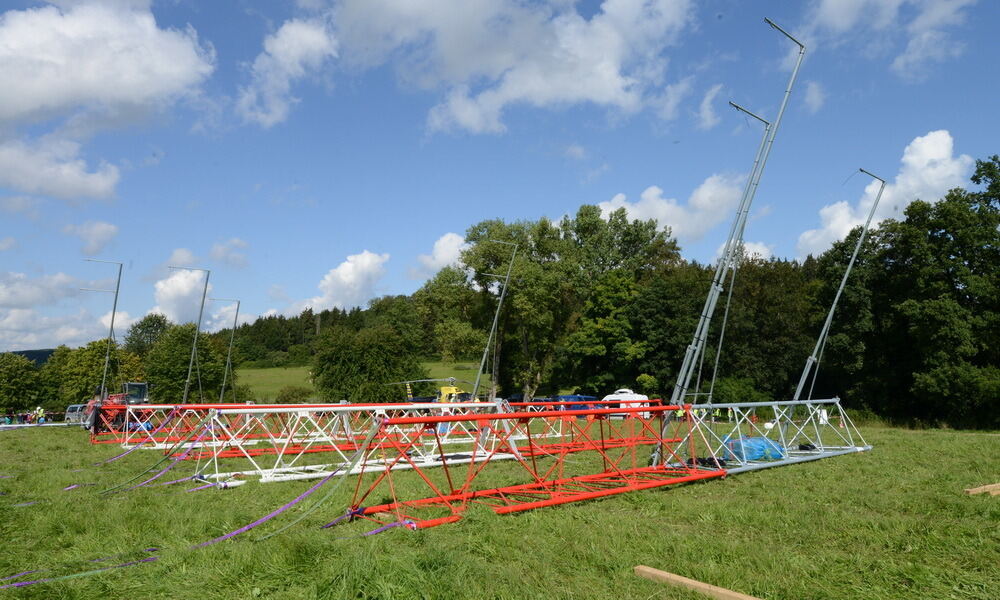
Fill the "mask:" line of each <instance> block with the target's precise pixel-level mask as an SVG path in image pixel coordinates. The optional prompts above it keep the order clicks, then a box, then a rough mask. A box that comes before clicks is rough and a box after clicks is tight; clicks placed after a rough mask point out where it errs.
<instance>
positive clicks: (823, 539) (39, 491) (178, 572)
mask: <svg viewBox="0 0 1000 600" xmlns="http://www.w3.org/2000/svg"><path fill="white" fill-rule="evenodd" d="M863 433H864V434H865V436H866V438H867V439H868V441H869V442H870V443H872V444H874V445H875V450H874V451H872V452H869V453H865V454H858V455H851V456H843V457H838V458H832V459H827V460H823V461H818V462H814V463H807V464H802V465H796V466H789V467H783V468H778V469H769V470H764V471H760V472H755V473H746V474H741V475H736V476H732V477H729V478H727V479H725V480H720V481H709V482H705V483H700V484H691V485H686V486H680V487H673V488H665V489H660V490H649V491H642V492H631V493H629V494H624V495H621V496H615V497H611V498H606V499H603V500H597V501H592V502H583V503H577V504H571V505H565V506H560V507H552V508H545V509H539V510H534V511H528V512H526V513H522V514H520V515H508V516H498V515H494V514H493V513H492V512H490V511H481V512H472V513H471V514H469V515H468V516H467V517H466V518H465V519H463V520H462V521H461V522H459V523H456V524H450V525H444V526H441V527H437V528H433V529H429V530H422V531H416V532H414V531H408V530H405V529H401V528H397V529H392V530H389V531H387V532H385V533H382V534H379V535H376V536H372V537H361V536H360V535H359V534H360V532H362V531H364V530H365V529H366V528H364V527H361V528H359V527H356V526H355V525H353V524H352V525H348V526H347V527H345V528H333V529H325V530H324V529H319V528H318V525H319V524H322V523H324V522H326V521H328V520H330V519H331V518H333V517H336V516H338V515H339V514H340V513H341V512H342V510H343V506H344V504H345V503H346V500H347V495H348V492H347V491H346V488H348V487H349V486H343V487H342V488H339V489H338V491H337V494H339V495H340V496H339V497H338V495H337V494H335V495H334V496H331V500H330V502H328V503H327V504H325V505H323V507H321V508H320V509H319V510H317V511H316V513H315V514H313V515H311V516H310V517H308V518H306V519H305V520H303V521H302V522H301V523H299V524H298V525H296V526H295V527H292V528H290V529H288V530H287V531H285V532H284V533H282V534H280V535H277V536H275V537H272V538H270V539H267V540H264V541H255V540H257V539H258V538H260V537H262V535H264V534H267V533H269V532H273V531H275V530H277V529H278V528H279V527H280V526H282V525H284V524H287V523H288V522H290V521H291V520H292V519H293V518H294V517H295V514H294V513H293V512H290V513H287V514H285V515H281V516H280V517H278V518H276V519H275V520H274V521H271V522H268V523H266V524H264V525H262V526H261V527H259V528H258V529H255V530H253V531H251V532H249V533H246V534H244V535H242V536H239V537H236V538H233V539H231V540H227V541H224V542H221V543H218V544H216V545H213V546H209V547H206V548H203V549H198V550H192V549H190V548H191V546H192V545H194V544H197V543H200V542H203V541H206V540H209V539H212V538H214V537H216V536H219V535H221V534H224V533H226V532H229V531H232V530H234V529H236V528H238V527H240V526H242V525H245V524H247V523H250V522H252V521H254V520H256V519H258V518H259V517H261V516H263V515H265V514H267V513H269V512H270V511H272V510H274V509H275V508H277V507H279V506H281V505H283V504H285V503H286V502H288V501H289V500H290V499H291V498H293V497H295V496H296V495H297V494H299V493H301V492H302V491H304V490H305V489H307V488H308V487H309V486H310V485H312V483H313V482H309V481H300V482H287V483H270V484H259V483H256V482H251V483H248V484H247V485H244V486H241V487H237V488H234V489H230V490H215V489H209V490H204V491H198V492H193V493H188V492H186V491H185V490H186V489H189V488H192V487H194V485H193V484H190V483H187V484H178V485H174V486H168V487H146V488H140V489H137V490H133V491H129V492H122V493H115V494H105V495H102V494H100V493H99V492H100V491H101V490H104V489H106V488H109V487H112V486H114V485H116V484H119V483H121V482H123V481H126V480H128V479H130V478H132V477H134V476H136V475H137V474H139V473H141V472H142V471H143V470H144V469H146V468H147V467H149V466H150V465H151V464H152V463H153V462H155V461H156V460H158V459H159V456H160V455H159V454H157V453H154V452H152V451H137V452H133V453H132V454H130V455H128V456H126V457H125V458H123V459H122V460H119V461H117V462H114V463H110V464H107V465H104V466H100V467H95V466H93V465H94V463H95V462H97V461H98V460H101V459H105V458H108V457H110V456H113V455H115V454H117V453H118V452H120V449H119V448H117V447H113V446H92V445H90V444H88V443H87V438H86V435H85V433H84V432H82V431H80V430H78V429H75V428H72V429H71V428H65V429H62V428H46V429H41V428H35V429H27V430H17V431H7V432H0V475H5V476H7V477H5V478H2V479H0V494H3V495H2V496H0V577H6V576H8V575H13V574H15V573H20V572H22V571H26V570H34V569H44V570H45V571H43V572H42V573H37V574H33V575H32V577H42V576H48V577H56V576H61V575H67V574H74V573H80V572H86V571H92V570H93V569H95V563H94V562H91V561H93V560H94V559H99V558H104V557H110V556H113V555H117V556H115V558H113V559H112V560H113V561H114V563H117V562H119V561H121V562H127V561H130V560H137V559H139V558H143V557H148V556H150V555H149V554H146V553H144V552H142V549H144V548H149V547H157V548H160V549H161V550H160V551H159V553H158V555H159V556H160V558H159V559H158V560H157V561H156V562H149V563H145V564H138V565H136V566H131V567H127V568H121V569H114V570H109V571H104V572H100V573H94V574H89V575H84V576H80V577H75V578H68V579H62V580H59V581H55V582H52V583H42V584H37V585H32V586H29V587H25V588H21V589H19V590H0V595H3V594H6V595H8V596H10V597H18V598H21V597H23V598H138V597H142V598H193V597H199V598H317V599H319V598H324V599H326V598H329V599H334V598H511V599H526V598H702V597H703V596H700V595H697V594H695V593H693V592H688V591H684V590H678V589H674V588H669V587H665V586H663V585H661V584H657V583H654V582H650V581H647V580H644V579H641V578H638V577H636V576H634V575H633V574H632V567H633V566H634V565H637V564H646V565H649V566H652V567H655V568H660V569H664V570H667V571H671V572H674V573H678V574H681V575H684V576H687V577H691V578H694V579H698V580H702V581H706V582H709V583H712V584H715V585H720V586H723V587H726V588H730V589H735V590H738V591H741V592H744V593H747V594H751V595H754V596H758V597H761V598H768V599H775V600H776V599H796V600H797V599H803V598H829V599H837V598H843V599H847V598H873V599H896V598H900V599H902V598H962V599H973V598H974V599H981V600H986V599H995V598H998V597H1000V526H998V525H1000V497H997V496H994V497H990V496H988V495H986V496H968V495H966V494H964V493H963V488H966V487H972V486H976V485H982V484H985V483H996V482H997V481H1000V435H998V434H995V433H992V434H991V433H968V432H956V431H945V430H924V431H916V430H906V429H895V428H882V427H868V428H863ZM76 484H80V487H76V488H74V489H71V490H65V491H64V489H63V488H66V487H69V486H72V485H76ZM185 485H186V487H185ZM328 485H333V482H331V483H330V484H328ZM26 502H36V504H32V505H30V506H20V507H18V506H15V505H17V504H22V503H26ZM114 563H112V562H102V563H100V564H114ZM24 579H30V577H27V578H24Z"/></svg>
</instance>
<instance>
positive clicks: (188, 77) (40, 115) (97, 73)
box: [0, 0, 214, 198]
mask: <svg viewBox="0 0 1000 600" xmlns="http://www.w3.org/2000/svg"><path fill="white" fill-rule="evenodd" d="M57 4H58V5H59V6H58V7H57V6H44V7H39V8H28V9H25V10H9V11H7V12H5V13H2V14H0V65H3V68H0V132H2V133H0V185H2V186H7V187H11V188H14V189H17V190H21V191H23V192H27V193H32V194H42V195H49V196H56V197H59V198H78V197H90V198H107V197H111V196H113V195H114V190H115V186H116V185H117V183H118V180H119V170H118V167H116V166H114V165H111V164H108V163H106V162H104V161H97V166H96V167H94V168H92V169H91V168H89V167H88V165H87V163H86V161H85V160H84V159H83V158H81V146H80V142H81V141H82V140H83V139H84V138H86V137H88V136H90V135H93V134H94V133H96V132H98V131H99V130H101V129H107V128H109V127H115V126H118V125H120V124H121V123H124V122H130V121H133V120H135V119H136V118H137V116H141V115H143V114H146V113H149V112H151V111H155V110H161V109H164V108H166V107H168V106H169V105H170V104H172V103H174V102H176V101H177V100H179V99H181V98H187V97H195V96H197V94H198V93H199V90H198V88H199V86H200V85H201V83H202V82H203V81H204V80H205V79H206V78H207V77H208V76H209V75H210V74H211V73H212V71H213V69H214V66H213V61H214V56H213V52H212V50H211V48H203V47H202V46H201V45H200V44H199V42H198V39H197V35H196V34H195V32H194V30H193V29H191V28H190V27H188V28H187V29H186V30H184V31H178V30H173V29H160V28H159V27H158V26H157V24H156V20H155V18H154V17H153V14H152V13H151V12H150V10H149V2H148V1H128V0H90V1H83V0H81V1H76V2H74V1H63V2H58V3H57ZM29 126H30V127H32V128H34V130H35V131H37V132H38V133H37V137H36V138H35V139H34V140H31V139H29V138H28V137H27V136H24V135H20V134H18V131H19V130H23V129H25V128H27V127H29Z"/></svg>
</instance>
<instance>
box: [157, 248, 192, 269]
mask: <svg viewBox="0 0 1000 600" xmlns="http://www.w3.org/2000/svg"><path fill="white" fill-rule="evenodd" d="M196 262H198V257H197V256H195V255H194V252H191V251H190V250H188V249H187V248H175V249H174V251H173V252H171V253H170V258H168V259H167V262H166V265H164V266H168V267H190V266H191V265H193V264H194V263H196Z"/></svg>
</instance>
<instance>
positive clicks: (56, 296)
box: [0, 271, 85, 308]
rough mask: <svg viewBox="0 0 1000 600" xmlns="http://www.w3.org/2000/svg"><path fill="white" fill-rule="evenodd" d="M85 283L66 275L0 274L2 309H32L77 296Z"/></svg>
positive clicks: (8, 272)
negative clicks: (29, 275) (31, 275)
mask: <svg viewBox="0 0 1000 600" xmlns="http://www.w3.org/2000/svg"><path fill="white" fill-rule="evenodd" d="M84 283H85V282H83V281H81V280H79V279H77V278H75V277H71V276H69V275H67V274H65V273H56V274H55V275H43V276H41V277H35V278H31V277H28V276H27V275H26V274H24V273H14V272H11V271H7V272H5V273H0V308H32V307H37V306H44V305H49V304H55V303H56V302H58V301H59V300H62V299H63V298H69V297H71V296H76V295H78V294H79V293H80V290H79V288H80V287H83V285H84Z"/></svg>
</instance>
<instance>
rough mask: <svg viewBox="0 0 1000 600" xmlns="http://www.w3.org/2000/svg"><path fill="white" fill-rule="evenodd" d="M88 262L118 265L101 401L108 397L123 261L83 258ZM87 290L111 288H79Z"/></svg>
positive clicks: (105, 355) (105, 352) (102, 378)
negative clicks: (109, 372) (109, 371)
mask: <svg viewBox="0 0 1000 600" xmlns="http://www.w3.org/2000/svg"><path fill="white" fill-rule="evenodd" d="M83 260H85V261H88V262H98V263H105V264H109V265H118V281H117V282H115V289H114V293H115V300H114V303H113V304H112V305H111V325H110V326H109V327H108V347H107V349H106V350H105V351H104V374H103V375H101V401H102V402H103V401H104V399H105V398H107V397H108V388H107V383H108V366H109V365H110V363H111V344H112V341H113V340H114V335H115V314H117V312H118V292H119V290H120V289H121V286H122V265H123V263H120V262H117V261H113V260H98V259H96V258H85V259H83ZM80 289H81V290H85V291H88V292H110V291H111V290H94V289H90V288H80Z"/></svg>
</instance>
